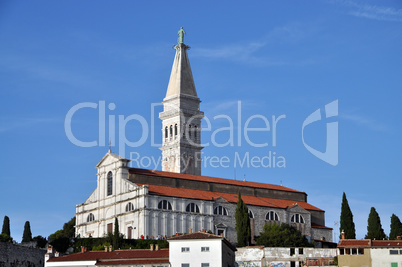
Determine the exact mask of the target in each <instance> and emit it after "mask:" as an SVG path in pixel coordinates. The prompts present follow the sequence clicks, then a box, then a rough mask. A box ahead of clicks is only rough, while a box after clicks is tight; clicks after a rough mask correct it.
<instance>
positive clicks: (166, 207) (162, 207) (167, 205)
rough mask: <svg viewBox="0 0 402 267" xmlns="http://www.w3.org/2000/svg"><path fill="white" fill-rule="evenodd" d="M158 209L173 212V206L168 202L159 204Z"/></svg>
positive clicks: (164, 201)
mask: <svg viewBox="0 0 402 267" xmlns="http://www.w3.org/2000/svg"><path fill="white" fill-rule="evenodd" d="M158 209H160V210H172V204H170V202H169V201H167V200H161V201H159V204H158Z"/></svg>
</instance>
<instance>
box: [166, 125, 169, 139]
mask: <svg viewBox="0 0 402 267" xmlns="http://www.w3.org/2000/svg"><path fill="white" fill-rule="evenodd" d="M168 137H169V134H168V127H167V126H166V127H165V138H168Z"/></svg>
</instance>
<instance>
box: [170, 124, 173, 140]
mask: <svg viewBox="0 0 402 267" xmlns="http://www.w3.org/2000/svg"><path fill="white" fill-rule="evenodd" d="M172 137H173V125H170V138H172Z"/></svg>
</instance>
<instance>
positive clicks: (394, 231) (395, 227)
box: [389, 214, 402, 240]
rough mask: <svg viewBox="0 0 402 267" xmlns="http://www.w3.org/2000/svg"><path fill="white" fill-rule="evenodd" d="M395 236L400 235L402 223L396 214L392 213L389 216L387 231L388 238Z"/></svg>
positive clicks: (393, 238) (401, 234)
mask: <svg viewBox="0 0 402 267" xmlns="http://www.w3.org/2000/svg"><path fill="white" fill-rule="evenodd" d="M397 236H402V223H401V220H399V218H398V216H396V215H395V214H392V216H391V231H390V232H389V239H392V240H395V239H396V237H397Z"/></svg>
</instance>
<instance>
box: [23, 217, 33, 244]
mask: <svg viewBox="0 0 402 267" xmlns="http://www.w3.org/2000/svg"><path fill="white" fill-rule="evenodd" d="M31 241H32V232H31V225H30V224H29V221H26V222H25V225H24V233H23V234H22V243H25V242H31Z"/></svg>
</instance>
